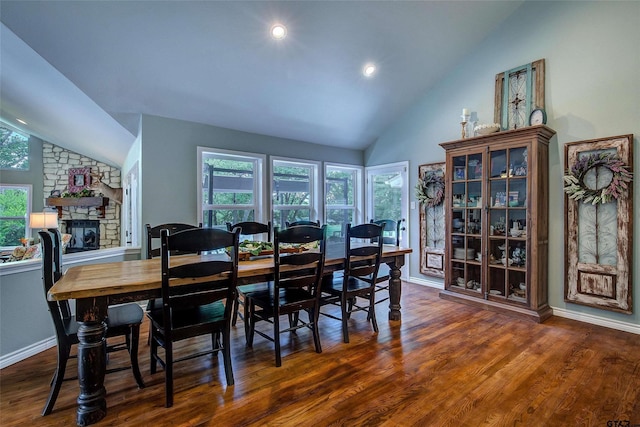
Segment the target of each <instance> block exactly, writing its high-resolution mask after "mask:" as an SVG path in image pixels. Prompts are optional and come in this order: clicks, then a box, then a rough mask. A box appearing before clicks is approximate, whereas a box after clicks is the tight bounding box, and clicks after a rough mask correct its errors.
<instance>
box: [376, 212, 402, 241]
mask: <svg viewBox="0 0 640 427" xmlns="http://www.w3.org/2000/svg"><path fill="white" fill-rule="evenodd" d="M403 222H404V218H402V219H400V220H398V221H396V220H393V219H379V220H377V221H374V220H371V223H372V224H378V225H381V226H382V227H383V237H382V240H383V243H384V244H385V245H395V246H400V232H401V231H402V230H404V229H405V228H404V227H403V226H402V223H403ZM384 232H387V233H393V234H394V236H385V235H384Z"/></svg>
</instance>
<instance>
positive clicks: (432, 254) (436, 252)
mask: <svg viewBox="0 0 640 427" xmlns="http://www.w3.org/2000/svg"><path fill="white" fill-rule="evenodd" d="M444 170H445V162H441V163H429V164H424V165H420V166H418V177H419V178H424V176H425V175H426V174H427V173H436V174H441V175H442V176H444ZM444 242H445V231H444V203H440V204H438V205H436V206H432V207H426V206H425V205H423V204H421V205H420V273H422V274H425V275H427V276H434V277H444Z"/></svg>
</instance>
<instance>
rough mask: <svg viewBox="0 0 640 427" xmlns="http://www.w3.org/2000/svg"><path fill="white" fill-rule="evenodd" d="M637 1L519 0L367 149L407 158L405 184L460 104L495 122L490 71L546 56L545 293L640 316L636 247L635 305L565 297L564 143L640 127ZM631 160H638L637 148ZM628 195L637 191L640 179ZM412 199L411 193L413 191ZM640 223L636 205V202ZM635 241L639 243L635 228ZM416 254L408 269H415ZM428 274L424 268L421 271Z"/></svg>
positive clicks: (445, 137) (628, 318)
mask: <svg viewBox="0 0 640 427" xmlns="http://www.w3.org/2000/svg"><path fill="white" fill-rule="evenodd" d="M639 18H640V2H525V3H524V4H523V6H521V7H520V8H519V9H518V10H517V11H516V12H515V13H514V14H513V15H512V16H511V17H510V18H509V20H508V21H507V22H506V23H505V24H504V25H502V26H501V27H500V28H498V29H497V30H496V32H495V33H493V34H492V35H491V36H490V37H489V38H487V40H485V41H484V42H483V43H482V44H481V45H480V46H478V48H477V49H475V51H474V52H472V53H471V54H470V55H469V56H468V57H467V58H466V60H464V61H463V62H461V63H460V64H459V66H458V67H457V68H456V69H455V70H453V71H452V72H451V73H450V74H449V76H448V77H447V78H446V79H444V80H443V81H442V82H440V83H439V84H438V85H437V86H436V87H434V88H432V89H431V90H430V91H429V92H427V93H425V95H424V96H423V97H422V99H421V100H420V102H419V103H417V104H416V105H415V106H414V107H413V108H412V109H410V111H408V112H407V113H406V114H405V115H404V117H402V119H400V120H398V121H397V122H396V123H394V125H393V126H392V127H390V128H389V129H388V130H387V131H386V132H385V133H384V134H383V135H382V136H381V137H380V138H379V139H378V141H377V142H376V143H375V144H373V145H372V146H371V147H369V148H368V149H367V150H366V152H365V164H366V165H367V166H371V165H376V164H383V163H388V162H392V161H400V160H407V159H408V160H409V161H410V170H411V187H412V188H413V187H414V186H415V184H416V181H417V171H418V166H419V165H420V164H423V163H431V162H438V161H444V158H445V154H444V150H442V148H441V147H440V146H439V145H438V144H439V143H441V142H445V141H451V140H455V139H458V138H459V137H460V124H459V122H460V118H459V117H460V114H461V110H462V108H463V107H464V108H469V109H471V111H472V112H477V115H478V118H479V122H480V123H492V122H493V106H494V103H493V96H494V79H495V75H496V74H497V73H499V72H502V71H504V70H508V69H510V68H513V67H516V66H519V65H523V64H526V63H529V62H532V61H535V60H537V59H540V58H545V61H546V105H545V107H546V108H545V109H546V111H547V117H548V122H547V125H548V126H549V127H551V128H552V129H555V130H556V131H557V136H556V137H555V138H554V139H553V140H552V142H551V145H550V159H549V163H550V164H549V181H550V188H549V195H548V197H549V202H550V211H549V220H550V230H549V292H550V298H549V300H550V301H549V302H550V305H552V306H553V307H554V308H560V309H563V310H568V311H572V312H574V313H580V314H585V315H593V316H599V317H603V318H608V319H611V320H613V321H622V322H630V323H633V324H640V298H638V295H640V280H638V278H639V277H640V276H639V275H640V270H639V269H638V266H640V251H638V250H635V253H634V256H633V265H634V266H635V267H634V271H633V277H634V278H635V280H634V282H635V284H634V289H633V294H634V295H635V296H636V297H635V301H634V307H633V309H634V314H633V315H624V314H619V313H613V312H609V311H606V310H597V309H592V308H589V307H582V306H578V305H575V304H567V303H565V302H564V296H563V290H564V222H563V221H564V196H563V191H562V187H563V183H562V175H563V169H564V158H563V157H564V144H565V143H567V142H572V141H580V140H589V139H594V138H603V137H609V136H616V135H622V134H631V133H632V134H634V135H635V138H634V145H637V142H638V135H640V120H639V118H640V101H639V100H640V84H638V75H639V74H638V73H639V71H638V70H640V48H639V47H638V43H639V42H640V25H638V20H639ZM399 146H401V147H402V149H401V150H399V149H398V147H399ZM634 157H635V159H634V163H635V164H636V165H640V161H639V160H640V150H638V149H636V150H635V156H634ZM634 198H635V200H636V205H637V201H638V200H640V184H639V183H638V180H637V179H636V185H635V188H634ZM412 199H415V196H412ZM418 215H419V214H418V210H417V209H416V210H412V211H411V214H410V221H411V223H410V229H411V230H414V231H413V233H412V236H410V245H411V247H413V248H419V247H420V241H419V217H418ZM633 219H634V222H635V223H636V224H640V222H639V220H640V209H634V218H633ZM635 228H636V230H635V232H634V236H633V246H634V248H638V247H640V245H639V243H640V237H639V236H640V227H637V226H636V227H635ZM418 256H419V254H418V251H417V250H416V251H415V252H414V253H413V254H412V262H411V272H410V275H411V276H412V277H421V276H422V275H421V274H420V272H419V257H418ZM422 277H424V278H426V276H422Z"/></svg>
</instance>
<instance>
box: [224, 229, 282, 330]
mask: <svg viewBox="0 0 640 427" xmlns="http://www.w3.org/2000/svg"><path fill="white" fill-rule="evenodd" d="M235 227H239V228H240V240H242V236H251V237H255V236H258V235H262V238H263V239H264V240H261V241H263V242H270V241H271V221H269V222H267V223H266V224H264V223H261V222H255V221H244V222H238V223H236V224H231V223H230V222H227V231H231V230H233V229H234V228H235ZM267 286H268V284H267V283H266V282H262V283H255V284H250V285H242V286H238V287H237V293H236V298H235V300H234V303H233V315H232V318H231V319H232V320H231V326H235V325H236V323H237V321H238V316H239V317H240V318H241V319H242V320H243V321H244V315H243V314H242V313H240V311H239V308H240V306H241V305H242V307H243V312H244V300H245V294H247V293H249V292H255V291H259V290H263V289H265V288H266V287H267ZM247 326H248V325H247V323H246V322H245V333H246V332H247V331H248V328H247Z"/></svg>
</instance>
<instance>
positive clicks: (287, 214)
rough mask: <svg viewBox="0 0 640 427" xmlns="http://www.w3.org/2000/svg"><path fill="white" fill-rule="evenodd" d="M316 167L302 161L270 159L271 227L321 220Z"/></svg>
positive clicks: (313, 163)
mask: <svg viewBox="0 0 640 427" xmlns="http://www.w3.org/2000/svg"><path fill="white" fill-rule="evenodd" d="M318 169H319V163H317V162H308V161H303V160H300V161H298V160H291V159H286V160H285V159H275V158H273V159H272V164H271V203H272V207H273V208H272V209H273V216H272V221H273V226H274V227H280V228H284V227H286V223H287V222H293V221H300V220H307V221H315V220H317V219H318V218H320V213H319V212H318V197H319V195H318V193H319V191H318Z"/></svg>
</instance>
